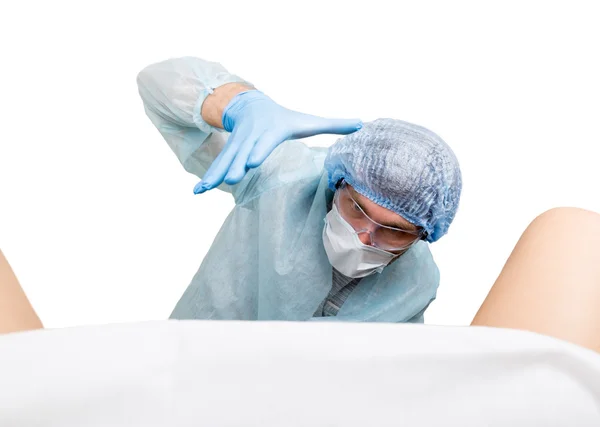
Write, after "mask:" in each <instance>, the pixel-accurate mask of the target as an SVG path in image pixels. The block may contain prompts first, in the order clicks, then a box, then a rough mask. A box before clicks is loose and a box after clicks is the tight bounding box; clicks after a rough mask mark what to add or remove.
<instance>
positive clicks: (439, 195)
mask: <svg viewBox="0 0 600 427" xmlns="http://www.w3.org/2000/svg"><path fill="white" fill-rule="evenodd" d="M325 169H326V170H327V173H328V178H329V188H331V189H332V190H334V191H335V189H336V186H337V185H338V183H339V182H340V180H341V179H344V180H345V181H346V182H347V183H348V184H350V185H352V187H354V189H355V190H356V191H357V192H358V193H360V194H362V195H363V196H365V197H367V198H368V199H369V200H371V201H373V202H374V203H377V204H378V205H379V206H382V207H384V208H386V209H389V210H391V211H393V212H395V213H397V214H398V215H400V216H402V217H403V218H406V219H407V220H408V221H410V222H411V223H413V224H414V225H416V226H419V227H422V228H423V229H424V230H425V231H426V232H427V237H426V240H427V241H428V242H435V241H437V240H438V239H439V238H440V237H442V236H443V235H444V234H446V233H447V232H448V227H449V226H450V223H451V222H452V220H453V219H454V216H455V214H456V210H457V209H458V202H459V199H460V193H461V190H462V176H461V172H460V167H459V164H458V160H457V159H456V156H455V155H454V153H453V152H452V150H451V149H450V147H449V146H448V145H447V144H446V143H445V142H444V141H443V140H442V139H441V138H440V137H439V136H437V135H436V134H435V133H433V132H431V131H430V130H428V129H425V128H423V127H421V126H417V125H414V124H411V123H407V122H403V121H401V120H394V119H378V120H375V121H373V122H368V123H365V124H364V126H363V128H362V129H361V130H359V131H357V132H354V133H352V134H350V135H347V136H345V137H343V138H341V139H339V140H338V141H337V142H336V143H335V144H334V145H333V146H331V147H330V149H329V152H328V154H327V158H326V160H325Z"/></svg>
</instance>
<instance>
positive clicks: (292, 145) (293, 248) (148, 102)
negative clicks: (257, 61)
mask: <svg viewBox="0 0 600 427" xmlns="http://www.w3.org/2000/svg"><path fill="white" fill-rule="evenodd" d="M137 81H138V87H139V92H140V95H141V98H142V100H143V103H144V108H145V111H146V114H147V115H148V117H149V118H150V120H151V121H152V123H153V124H154V125H155V126H156V127H157V129H158V130H159V131H160V133H161V134H162V136H163V137H164V139H165V140H166V142H167V143H168V144H169V146H170V147H171V149H172V150H173V152H174V153H175V155H176V156H177V158H178V159H179V161H180V162H181V164H182V165H183V167H184V168H185V170H187V171H188V172H190V173H192V174H194V175H196V176H197V177H199V178H202V176H203V174H204V173H205V172H206V170H207V169H208V167H209V166H210V164H211V162H212V160H213V159H214V158H215V157H216V156H217V155H218V153H219V151H220V150H221V148H222V147H223V145H224V144H225V142H226V139H227V136H228V134H227V133H226V132H224V131H222V130H218V129H216V128H212V127H211V126H209V125H208V124H207V123H206V122H205V121H204V120H203V119H202V116H201V114H200V110H201V107H202V103H203V102H204V99H205V98H206V97H207V96H208V95H209V94H210V93H212V91H213V90H214V89H215V88H217V87H219V86H221V85H223V84H226V83H231V82H244V83H248V82H245V81H244V80H243V79H241V78H240V77H237V76H235V75H232V74H230V73H228V72H227V70H226V69H225V68H224V67H222V66H221V65H220V64H218V63H214V62H209V61H205V60H202V59H199V58H192V57H183V58H175V59H170V60H167V61H163V62H159V63H156V64H152V65H150V66H148V67H146V68H145V69H143V70H142V71H141V72H140V73H139V75H138V79H137ZM248 84H249V83H248ZM326 154H327V149H326V148H311V147H308V146H307V145H305V144H304V143H303V142H301V141H287V142H285V143H283V144H281V145H280V146H279V147H278V148H277V149H275V151H274V152H273V153H272V154H271V155H270V156H269V157H268V158H267V160H266V161H265V162H264V163H263V164H262V165H261V166H260V167H258V168H256V169H251V170H250V171H249V172H248V174H247V175H246V176H245V178H244V179H243V180H242V182H240V183H239V184H237V185H234V186H228V185H226V184H223V185H221V186H220V187H219V188H220V189H221V190H224V191H227V192H229V193H231V194H232V196H233V198H234V200H235V207H234V208H233V210H232V211H231V213H230V214H229V215H228V217H227V218H226V219H225V222H224V223H223V226H222V227H221V230H220V231H219V233H218V234H217V236H216V238H215V240H214V242H213V244H212V246H211V248H210V250H209V251H208V253H207V254H206V256H205V258H204V260H203V261H202V264H201V265H200V268H199V269H198V271H197V273H196V274H195V276H194V277H193V279H192V282H191V283H190V285H189V286H188V288H187V289H186V291H185V292H184V294H183V295H182V297H181V299H180V300H179V302H178V303H177V305H176V307H175V309H174V311H173V313H172V315H171V317H172V318H175V319H229V320H320V321H326V320H329V321H332V320H333V321H342V320H343V321H362V322H415V323H422V322H423V320H424V318H423V313H424V311H425V310H426V308H427V307H428V305H429V304H430V303H431V301H433V300H434V298H435V295H436V291H437V287H438V284H439V271H438V268H437V266H436V264H435V262H434V260H433V257H432V255H431V252H430V250H429V246H428V244H427V243H425V242H419V243H418V244H416V245H415V246H413V247H412V248H411V249H410V250H409V251H408V252H407V253H406V254H404V255H403V256H401V257H400V258H399V259H398V260H397V261H395V262H394V263H393V264H390V265H389V266H387V267H386V268H385V269H384V270H383V272H381V273H380V274H374V275H371V276H368V277H366V278H364V279H362V280H361V282H360V284H359V285H358V286H357V287H356V288H355V289H354V290H353V291H352V293H351V294H350V295H349V297H348V299H347V300H346V302H345V303H344V305H343V306H342V307H341V309H340V311H339V312H338V315H337V316H335V317H327V318H313V317H312V316H313V314H314V313H315V310H316V309H317V308H318V307H319V305H320V303H321V302H322V301H323V299H324V298H325V297H326V296H327V295H328V293H329V291H330V289H331V287H332V267H331V264H330V263H329V261H328V259H327V255H326V253H325V249H324V247H323V240H322V232H323V226H324V218H325V215H326V214H327V206H328V202H331V199H332V197H333V193H332V192H331V191H330V190H329V189H328V187H327V173H326V171H325V170H324V168H323V163H324V160H325V156H326Z"/></svg>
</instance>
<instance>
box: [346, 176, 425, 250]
mask: <svg viewBox="0 0 600 427" xmlns="http://www.w3.org/2000/svg"><path fill="white" fill-rule="evenodd" d="M334 203H335V205H336V206H337V208H338V210H339V212H340V215H341V216H342V218H344V219H345V220H346V222H348V223H349V224H350V225H351V226H352V228H353V229H354V231H356V234H358V235H360V234H364V233H366V234H368V235H369V239H370V240H369V241H370V246H374V247H376V248H379V249H382V250H384V251H387V252H400V251H405V250H407V249H409V248H410V247H411V246H412V245H414V244H415V243H416V242H418V241H419V240H421V239H423V238H424V237H425V235H426V233H425V231H424V230H423V229H418V230H414V231H413V230H403V229H401V228H396V227H390V226H387V225H382V224H379V223H378V222H377V221H375V220H373V219H371V217H369V215H367V214H366V212H365V211H364V210H363V209H362V208H361V207H360V205H359V204H358V202H357V201H356V200H355V199H354V197H353V196H352V193H351V191H350V188H348V184H346V182H345V181H342V182H341V184H340V186H339V187H338V189H337V191H336V192H335V197H334Z"/></svg>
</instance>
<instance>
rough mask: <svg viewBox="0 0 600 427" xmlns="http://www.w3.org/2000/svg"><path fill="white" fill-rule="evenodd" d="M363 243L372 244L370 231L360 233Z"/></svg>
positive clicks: (359, 236)
mask: <svg viewBox="0 0 600 427" xmlns="http://www.w3.org/2000/svg"><path fill="white" fill-rule="evenodd" d="M358 238H359V239H360V241H361V243H362V244H363V245H367V246H371V234H370V233H369V232H363V233H360V234H359V235H358Z"/></svg>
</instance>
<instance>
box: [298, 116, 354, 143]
mask: <svg viewBox="0 0 600 427" xmlns="http://www.w3.org/2000/svg"><path fill="white" fill-rule="evenodd" d="M362 127H363V123H362V121H361V120H360V119H325V118H323V117H314V118H313V120H310V121H309V122H308V123H307V126H306V127H305V128H304V129H302V130H301V131H300V132H298V133H297V134H295V135H293V137H294V138H306V137H308V136H313V135H319V134H322V133H329V134H337V135H348V134H350V133H353V132H356V131H357V130H359V129H361V128H362Z"/></svg>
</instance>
